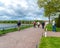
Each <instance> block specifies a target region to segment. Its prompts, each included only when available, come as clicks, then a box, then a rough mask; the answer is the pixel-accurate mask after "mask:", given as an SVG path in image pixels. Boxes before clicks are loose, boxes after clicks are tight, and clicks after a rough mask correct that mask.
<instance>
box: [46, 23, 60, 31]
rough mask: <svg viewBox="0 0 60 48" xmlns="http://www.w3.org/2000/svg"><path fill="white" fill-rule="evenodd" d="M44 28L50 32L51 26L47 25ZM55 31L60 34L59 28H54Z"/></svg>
mask: <svg viewBox="0 0 60 48" xmlns="http://www.w3.org/2000/svg"><path fill="white" fill-rule="evenodd" d="M46 28H47V30H48V31H52V25H51V24H48V25H47V26H46ZM46 28H45V29H46ZM56 31H57V32H60V28H58V27H57V28H56Z"/></svg>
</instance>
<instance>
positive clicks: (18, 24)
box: [17, 21, 21, 31]
mask: <svg viewBox="0 0 60 48" xmlns="http://www.w3.org/2000/svg"><path fill="white" fill-rule="evenodd" d="M17 26H18V31H20V26H21V22H20V21H18V22H17Z"/></svg>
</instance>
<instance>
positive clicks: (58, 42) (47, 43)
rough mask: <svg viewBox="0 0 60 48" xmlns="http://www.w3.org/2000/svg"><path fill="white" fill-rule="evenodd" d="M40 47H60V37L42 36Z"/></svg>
mask: <svg viewBox="0 0 60 48" xmlns="http://www.w3.org/2000/svg"><path fill="white" fill-rule="evenodd" d="M38 48H60V37H46V38H45V37H42V39H41V42H40V44H39V46H38Z"/></svg>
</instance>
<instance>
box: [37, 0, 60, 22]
mask: <svg viewBox="0 0 60 48" xmlns="http://www.w3.org/2000/svg"><path fill="white" fill-rule="evenodd" d="M38 6H39V7H43V8H44V12H45V16H47V17H49V22H50V16H52V14H53V15H54V14H56V13H57V12H58V11H59V10H60V1H59V0H38Z"/></svg>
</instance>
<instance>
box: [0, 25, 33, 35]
mask: <svg viewBox="0 0 60 48" xmlns="http://www.w3.org/2000/svg"><path fill="white" fill-rule="evenodd" d="M32 26H33V25H27V26H26V25H25V26H21V27H20V30H23V29H26V28H29V27H32ZM14 31H18V29H17V28H11V29H7V30H0V36H1V35H4V34H6V33H9V32H14Z"/></svg>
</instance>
